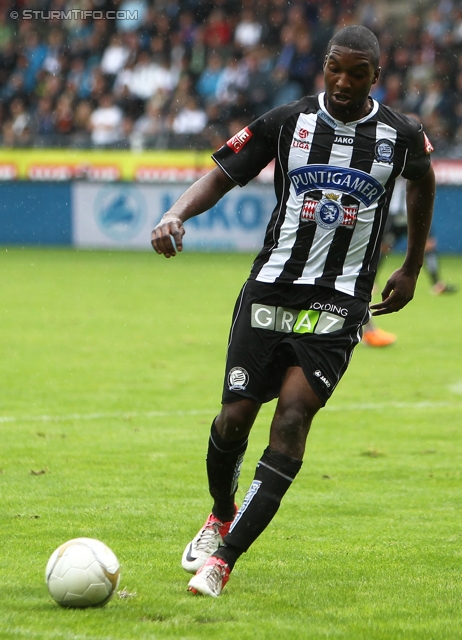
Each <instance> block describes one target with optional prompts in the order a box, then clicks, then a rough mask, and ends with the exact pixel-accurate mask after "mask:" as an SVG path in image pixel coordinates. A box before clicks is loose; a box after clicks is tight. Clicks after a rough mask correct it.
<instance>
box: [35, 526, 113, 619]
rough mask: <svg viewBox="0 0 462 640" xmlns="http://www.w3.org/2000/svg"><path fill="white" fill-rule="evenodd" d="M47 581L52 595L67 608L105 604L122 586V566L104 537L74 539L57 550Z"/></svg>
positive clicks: (46, 576) (46, 574) (51, 560)
mask: <svg viewBox="0 0 462 640" xmlns="http://www.w3.org/2000/svg"><path fill="white" fill-rule="evenodd" d="M45 581H46V584H47V587H48V591H49V592H50V595H51V597H52V598H53V599H54V600H56V602H57V603H58V604H60V605H61V606H63V607H80V608H84V607H102V606H103V605H105V604H106V603H107V602H109V600H110V599H111V597H112V596H113V594H114V592H115V591H116V589H117V587H118V585H119V581H120V565H119V561H118V560H117V558H116V556H115V554H114V553H113V551H111V549H109V547H107V546H106V545H105V544H104V543H103V542H101V541H100V540H94V539H93V538H74V539H73V540H69V541H68V542H65V543H64V544H62V545H61V546H60V547H58V548H57V549H56V550H55V551H53V553H52V554H51V556H50V559H49V560H48V563H47V566H46V569H45Z"/></svg>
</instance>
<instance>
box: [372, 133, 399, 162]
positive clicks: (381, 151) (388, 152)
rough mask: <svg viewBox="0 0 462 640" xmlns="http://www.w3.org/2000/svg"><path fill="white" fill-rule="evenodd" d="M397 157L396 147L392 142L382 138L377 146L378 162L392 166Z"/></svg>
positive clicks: (376, 156) (376, 157)
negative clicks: (394, 158)
mask: <svg viewBox="0 0 462 640" xmlns="http://www.w3.org/2000/svg"><path fill="white" fill-rule="evenodd" d="M394 155H395V145H394V144H393V142H391V141H390V140H387V139H386V138H382V139H381V140H378V142H377V143H376V145H375V159H376V161H377V162H386V163H387V164H391V163H392V161H393V156H394Z"/></svg>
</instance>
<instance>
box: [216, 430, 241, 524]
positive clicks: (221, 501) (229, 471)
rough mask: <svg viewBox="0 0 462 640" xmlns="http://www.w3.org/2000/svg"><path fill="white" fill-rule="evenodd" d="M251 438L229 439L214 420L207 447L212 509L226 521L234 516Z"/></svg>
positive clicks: (217, 516) (220, 518)
mask: <svg viewBox="0 0 462 640" xmlns="http://www.w3.org/2000/svg"><path fill="white" fill-rule="evenodd" d="M247 442H248V438H247V437H246V438H241V439H240V440H233V441H232V442H226V441H225V440H223V438H221V436H220V435H219V433H218V431H217V428H216V426H215V420H214V421H213V422H212V428H211V431H210V439H209V447H208V451H207V476H208V480H209V491H210V495H211V496H212V498H213V500H214V504H213V508H212V513H213V515H214V516H215V517H216V518H218V519H219V520H221V521H222V522H229V520H232V519H233V518H234V494H235V493H236V491H237V486H238V480H239V474H240V471H241V466H242V461H243V460H244V454H245V451H246V449H247Z"/></svg>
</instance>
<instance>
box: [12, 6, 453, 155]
mask: <svg viewBox="0 0 462 640" xmlns="http://www.w3.org/2000/svg"><path fill="white" fill-rule="evenodd" d="M26 4H27V3H26ZM26 4H24V0H21V2H20V3H19V4H18V2H17V0H4V2H3V3H2V7H1V8H0V104H1V105H2V106H0V109H3V111H4V112H5V113H6V114H8V112H9V106H10V104H11V103H12V101H13V100H14V99H15V98H19V99H20V100H22V101H23V103H24V105H25V106H26V110H28V109H29V108H30V113H31V114H33V115H34V117H35V114H38V112H39V109H38V104H39V101H40V98H41V97H43V96H48V97H51V99H52V101H53V105H56V104H57V101H58V98H59V96H60V95H61V94H62V93H63V91H65V92H66V93H67V94H68V95H69V96H70V98H71V99H72V105H73V109H74V107H75V104H80V103H81V102H82V100H85V101H86V100H89V101H90V104H91V105H92V109H93V110H94V109H96V108H98V102H99V99H100V97H101V95H103V94H104V93H107V92H108V91H111V92H113V93H114V97H115V102H116V103H117V106H118V107H119V109H121V111H122V112H123V114H122V117H123V116H124V115H125V116H128V117H129V118H130V119H131V120H133V121H136V120H137V119H138V118H139V117H140V116H141V115H142V114H143V113H145V111H146V108H147V104H148V103H149V102H150V100H151V98H152V96H153V95H155V94H156V92H157V91H158V89H159V87H161V88H162V91H164V92H165V91H166V92H167V93H170V98H169V100H168V104H167V108H166V112H167V113H168V114H170V117H171V119H173V118H174V117H176V115H177V114H178V112H179V111H180V110H181V109H182V108H183V107H184V106H185V103H186V102H187V99H188V97H189V96H190V95H192V96H197V95H199V97H200V98H201V99H203V100H204V106H205V108H206V110H208V107H209V105H210V100H212V99H213V88H212V85H213V84H214V82H215V81H216V76H215V77H213V78H212V74H211V73H210V71H205V72H204V70H205V68H206V67H207V65H208V62H209V61H210V60H211V61H214V60H216V58H215V57H214V56H215V55H216V54H219V55H220V57H221V58H222V60H223V61H226V62H224V64H223V66H224V70H223V73H222V74H221V76H220V82H219V84H220V86H218V85H217V92H218V93H217V95H218V102H217V105H213V111H214V115H213V119H214V124H213V125H211V126H214V127H218V129H220V128H222V129H225V128H226V127H227V126H228V124H229V121H230V119H236V118H238V117H239V115H240V114H242V113H246V114H247V116H249V115H250V114H251V113H258V112H261V111H262V110H264V108H263V104H265V103H266V102H267V95H268V93H269V94H270V104H269V107H272V106H277V105H279V104H282V103H286V102H289V101H291V100H295V99H297V98H299V97H300V96H301V94H302V93H309V92H311V91H313V90H315V91H316V89H315V88H314V87H313V82H314V76H313V72H312V65H313V61H318V60H319V57H320V56H322V55H323V52H324V50H325V47H326V43H327V41H328V40H329V39H330V37H331V35H332V33H333V31H334V30H335V28H336V27H337V26H338V25H339V24H341V23H342V22H343V23H347V22H350V23H351V22H352V21H355V20H356V21H357V22H361V20H362V21H363V22H366V23H368V24H369V23H371V22H372V23H373V24H374V31H376V33H377V35H378V37H379V40H380V43H381V46H382V50H383V55H382V58H381V66H382V82H381V84H380V85H376V86H375V87H374V96H375V97H376V98H378V99H381V100H382V101H383V102H384V103H386V104H389V105H390V106H394V107H397V106H398V107H400V106H401V108H402V109H404V110H406V111H412V112H417V113H420V111H421V110H422V111H423V112H425V116H423V114H422V117H424V118H425V122H426V123H427V122H428V125H426V126H427V128H429V133H430V130H431V134H432V140H433V141H434V145H435V149H436V155H438V154H441V153H445V154H446V153H452V152H451V145H452V146H454V148H455V149H456V151H454V153H456V154H460V139H461V135H460V132H458V128H459V126H460V125H461V123H462V90H461V88H460V87H461V86H462V80H459V79H458V74H459V73H460V72H459V69H461V68H462V53H461V43H462V26H461V25H462V9H461V8H460V7H459V6H458V5H457V4H454V3H452V2H451V1H450V0H448V1H444V2H440V3H439V4H437V5H435V4H433V5H431V4H430V5H428V8H427V6H426V5H423V6H422V7H420V10H419V11H418V12H416V11H409V12H406V13H405V14H404V15H399V17H396V16H397V14H395V12H394V4H395V3H393V6H392V5H390V6H389V10H388V13H387V15H385V14H384V13H383V11H382V9H381V6H378V5H371V3H367V2H366V3H359V4H358V3H354V2H353V1H352V0H342V2H341V3H337V2H334V1H333V0H323V2H320V1H316V2H310V3H308V2H295V3H287V2H285V1H284V0H266V1H265V2H263V3H262V2H260V1H258V0H246V2H245V3H244V2H238V1H237V0H220V1H219V2H217V3H215V4H213V3H210V2H208V0H188V1H187V2H179V1H178V0H171V1H170V0H168V2H166V3H160V2H158V1H157V0H156V2H152V3H151V2H149V1H148V0H123V1H122V2H121V1H120V0H102V2H101V0H85V8H88V9H92V8H95V9H98V10H101V9H102V8H103V7H108V8H109V7H110V8H112V7H116V8H117V9H119V10H126V11H129V12H132V13H133V12H135V11H136V12H138V15H137V17H136V19H135V18H130V17H129V16H128V14H127V19H126V20H119V21H116V20H102V19H93V18H92V17H91V16H90V15H87V16H86V17H82V15H80V16H77V15H73V17H72V19H70V20H49V21H40V22H38V21H32V20H21V19H19V20H17V21H12V20H10V18H9V13H10V11H11V10H16V9H17V7H18V6H21V7H23V6H26ZM29 4H30V3H29ZM29 4H27V6H28V7H29ZM80 4H81V3H80ZM80 4H79V5H78V6H79V7H80ZM35 5H36V2H35V3H34V4H33V6H35ZM45 5H46V8H50V9H56V8H61V7H62V6H66V7H67V4H66V3H65V2H64V0H53V2H52V3H51V4H50V3H45ZM48 5H50V6H49V7H48ZM30 6H31V7H32V5H30ZM82 6H83V5H82ZM263 52H264V58H265V59H264V60H263V56H262V57H261V58H260V60H259V63H258V65H255V64H254V62H255V60H254V59H253V58H252V57H250V58H247V54H248V53H249V54H251V56H252V55H253V54H257V55H258V56H260V55H261V54H262V53H263ZM135 67H136V72H135ZM207 74H209V75H207ZM265 75H266V76H267V78H264V76H265ZM183 76H187V78H188V79H187V80H180V77H181V78H182V77H183ZM433 78H437V81H436V82H433ZM206 80H207V82H206ZM266 80H268V82H266ZM441 82H443V86H441ZM178 83H180V84H181V87H180V88H179V89H178V88H177V85H178ZM438 84H440V86H439V87H438ZM206 85H207V86H206ZM173 96H175V97H173ZM260 96H261V97H260ZM403 96H405V98H404V100H405V101H404V102H403ZM177 98H178V102H177V103H176V104H175V105H174V104H173V101H174V100H176V99H177ZM259 102H261V105H260V106H261V108H260V106H259ZM84 104H85V105H87V102H85V103H84ZM42 108H45V107H44V105H43V103H42ZM86 108H87V107H86V106H85V107H82V109H83V111H86ZM265 108H266V107H265ZM47 117H48V116H47V115H46V114H44V118H45V120H46V119H47ZM73 117H74V119H75V118H76V117H77V116H76V107H75V109H74V114H73ZM9 120H11V118H10V117H9V116H8V115H7V117H6V121H5V122H7V121H9ZM4 124H5V123H3V125H4ZM3 125H2V126H3ZM43 126H44V127H45V128H47V127H49V123H48V124H44V125H43ZM8 127H10V128H11V122H10V123H9V124H8V125H7V127H6V129H8ZM77 129H79V127H77V128H76V136H77V138H78V137H79V136H83V134H82V133H77ZM33 130H34V132H36V133H37V135H39V133H38V128H37V127H35V126H34V127H33ZM79 130H80V129H79ZM134 130H135V128H134ZM34 134H35V133H34ZM174 135H175V134H173V135H171V136H170V138H169V139H170V141H171V142H172V144H176V143H175V142H174ZM27 136H29V138H30V136H31V132H30V128H29V129H28V132H27V131H26V136H25V137H26V138H27ZM66 136H67V137H66ZM435 136H436V137H435ZM7 138H8V141H9V144H13V145H14V144H22V145H23V144H25V141H24V136H20V137H19V138H18V136H17V135H16V134H14V133H13V132H12V131H11V133H10V134H9V135H8V136H7ZM81 140H82V138H81ZM50 141H54V142H55V143H57V142H58V138H54V137H52V138H50ZM41 143H42V142H41ZM59 144H70V145H73V144H75V140H74V133H69V134H64V135H62V136H59ZM78 144H81V142H78Z"/></svg>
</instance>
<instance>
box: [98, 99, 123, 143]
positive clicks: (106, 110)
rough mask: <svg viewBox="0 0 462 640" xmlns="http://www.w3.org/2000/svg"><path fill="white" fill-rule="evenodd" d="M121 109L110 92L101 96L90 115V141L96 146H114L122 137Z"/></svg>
mask: <svg viewBox="0 0 462 640" xmlns="http://www.w3.org/2000/svg"><path fill="white" fill-rule="evenodd" d="M122 119H123V113H122V110H121V109H120V108H119V107H118V106H116V105H115V104H114V100H113V97H112V95H111V94H110V93H105V94H103V95H102V96H101V98H100V100H99V104H98V107H97V109H95V110H94V111H93V113H92V114H91V116H90V128H91V141H92V143H93V144H94V145H95V146H96V147H114V146H116V145H117V143H118V142H120V140H121V138H122Z"/></svg>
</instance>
